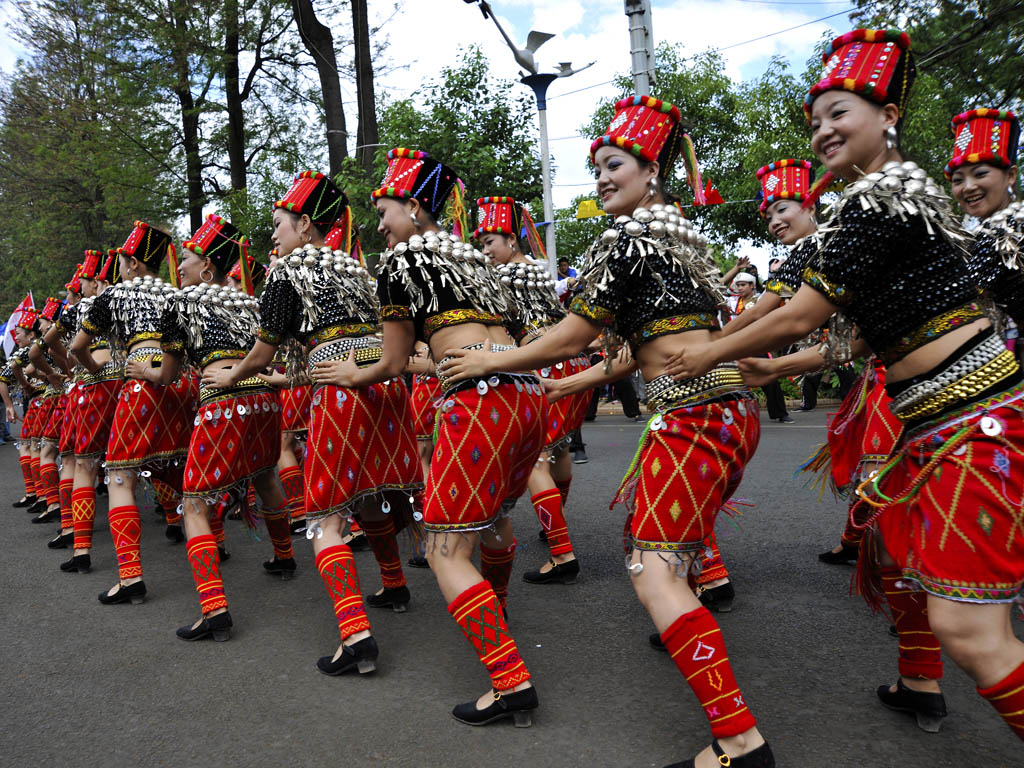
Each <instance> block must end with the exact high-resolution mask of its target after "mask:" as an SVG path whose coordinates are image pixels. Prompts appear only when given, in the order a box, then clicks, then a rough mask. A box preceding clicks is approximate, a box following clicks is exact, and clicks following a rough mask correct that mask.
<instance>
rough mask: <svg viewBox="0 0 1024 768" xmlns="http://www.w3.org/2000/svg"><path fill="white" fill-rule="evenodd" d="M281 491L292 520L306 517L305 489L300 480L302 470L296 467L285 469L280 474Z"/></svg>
mask: <svg viewBox="0 0 1024 768" xmlns="http://www.w3.org/2000/svg"><path fill="white" fill-rule="evenodd" d="M280 476H281V489H282V490H283V491H284V497H285V498H286V499H287V500H288V509H289V512H290V513H291V518H292V520H295V519H298V518H303V517H305V516H306V488H305V485H304V483H303V479H302V470H301V469H299V468H298V467H285V468H284V469H282V470H281V472H280Z"/></svg>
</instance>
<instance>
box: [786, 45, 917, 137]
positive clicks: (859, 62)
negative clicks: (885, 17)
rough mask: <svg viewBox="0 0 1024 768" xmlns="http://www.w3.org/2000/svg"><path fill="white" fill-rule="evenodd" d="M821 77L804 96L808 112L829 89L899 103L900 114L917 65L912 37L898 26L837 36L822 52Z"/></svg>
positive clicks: (808, 113)
mask: <svg viewBox="0 0 1024 768" xmlns="http://www.w3.org/2000/svg"><path fill="white" fill-rule="evenodd" d="M821 61H822V63H823V64H824V65H825V68H824V69H823V70H822V73H821V79H820V80H819V81H818V82H817V83H815V85H814V86H813V87H812V88H811V90H810V93H808V94H807V97H806V98H805V99H804V114H805V115H806V117H807V120H808V122H810V119H811V105H812V104H813V103H814V100H815V99H816V98H818V96H820V95H821V94H822V93H824V92H825V91H834V90H843V91H850V92H851V93H856V94H857V95H858V96H862V97H864V98H865V99H868V100H870V101H875V102H878V103H879V104H895V105H896V107H897V108H898V109H899V113H900V117H903V114H904V112H905V111H906V107H907V101H908V99H909V98H910V88H911V86H912V85H913V83H914V76H915V74H916V71H917V70H916V67H915V65H914V59H913V54H912V53H911V51H910V37H908V36H907V33H906V32H900V31H899V30H898V29H855V30H853V31H852V32H847V33H846V34H845V35H842V36H840V37H837V38H836V39H835V40H833V41H832V42H831V44H829V46H828V47H827V48H825V52H824V53H823V54H822V56H821Z"/></svg>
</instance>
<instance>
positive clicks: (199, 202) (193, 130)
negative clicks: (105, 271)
mask: <svg viewBox="0 0 1024 768" xmlns="http://www.w3.org/2000/svg"><path fill="white" fill-rule="evenodd" d="M170 10H171V14H172V16H171V18H172V19H173V22H174V26H175V28H176V30H177V31H178V36H177V39H178V40H183V39H185V27H186V24H187V20H186V18H185V15H184V12H183V11H182V10H181V9H180V8H178V7H176V5H174V4H172V5H171V9H170ZM170 55H171V59H172V61H173V62H174V72H175V74H176V76H177V79H176V81H175V83H174V88H173V90H174V95H175V96H177V97H178V106H179V108H180V109H181V133H182V145H183V147H184V149H185V190H186V194H187V195H188V216H189V224H190V226H191V231H192V232H195V231H196V230H197V229H199V227H201V226H202V225H203V203H204V202H206V201H205V198H204V196H203V161H202V157H201V155H200V151H199V149H200V148H199V111H198V110H197V109H196V103H195V98H194V97H193V96H192V84H191V82H190V80H189V71H190V70H189V63H188V51H186V50H183V49H182V46H180V45H177V44H176V45H174V46H173V47H172V49H171V51H170Z"/></svg>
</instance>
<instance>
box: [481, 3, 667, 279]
mask: <svg viewBox="0 0 1024 768" xmlns="http://www.w3.org/2000/svg"><path fill="white" fill-rule="evenodd" d="M464 2H466V3H468V4H473V3H477V2H479V4H480V12H481V13H482V14H483V15H484V18H485V19H487V18H490V19H492V20H493V21H494V26H496V27H497V28H498V32H500V33H501V36H502V37H503V38H505V42H506V43H507V44H508V47H509V48H510V49H511V50H512V56H513V57H514V58H515V60H516V63H517V64H518V65H519V66H521V67H522V68H523V69H525V70H526V71H527V72H528V73H529V74H527V75H523V77H522V78H521V79H520V81H519V82H521V83H524V84H525V85H528V86H530V88H532V89H533V95H534V96H535V97H536V98H537V122H538V127H539V129H540V167H541V174H542V175H543V177H544V178H543V187H544V220H545V221H546V222H547V223H548V224H547V231H546V232H545V233H544V240H545V248H546V250H547V252H548V269H549V270H550V272H551V275H552V277H554V276H556V275H557V274H558V254H557V252H556V247H555V211H554V203H553V201H552V198H551V153H550V151H549V150H548V115H547V109H548V104H547V92H548V86H549V85H551V83H553V82H554V81H555V80H557V79H558V78H560V77H570V76H572V75H575V74H576V73H577V72H582V71H583V70H584V69H586V68H587V67H591V66H593V65H594V62H590V64H587V65H586V66H583V67H580V68H579V69H573V67H572V64H571V63H570V62H568V61H563V62H559V64H558V72H553V73H547V74H538V73H537V62H536V61H535V60H534V58H533V54H534V53H536V51H537V49H538V48H540V47H541V46H542V45H544V43H546V42H547V41H548V40H550V39H551V38H552V37H554V35H551V34H548V33H547V32H538V31H536V30H530V34H529V35H527V37H526V46H525V47H523V48H519V47H517V46H516V44H515V43H513V42H512V38H510V37H509V36H508V33H506V32H505V30H504V29H502V27H501V24H499V23H498V19H497V17H496V16H495V15H494V12H493V11H492V10H491V5H490V3H488V2H487V0H464ZM649 7H650V6H649V5H648V8H649Z"/></svg>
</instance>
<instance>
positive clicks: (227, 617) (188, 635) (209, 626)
mask: <svg viewBox="0 0 1024 768" xmlns="http://www.w3.org/2000/svg"><path fill="white" fill-rule="evenodd" d="M233 626H234V624H233V622H232V621H231V614H230V613H228V612H227V611H224V613H218V614H217V615H216V616H204V617H203V620H202V621H200V622H199V623H198V624H197V625H196V626H192V625H191V624H186V625H185V626H184V627H180V628H179V629H178V631H177V632H176V633H175V634H176V635H177V636H178V637H180V638H181V639H182V640H202V639H203V638H204V637H212V638H213V640H214V642H216V643H223V642H225V641H226V640H230V639H231V627H233Z"/></svg>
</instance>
